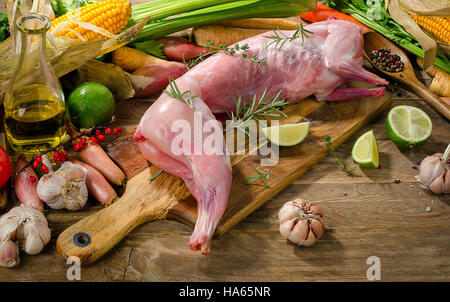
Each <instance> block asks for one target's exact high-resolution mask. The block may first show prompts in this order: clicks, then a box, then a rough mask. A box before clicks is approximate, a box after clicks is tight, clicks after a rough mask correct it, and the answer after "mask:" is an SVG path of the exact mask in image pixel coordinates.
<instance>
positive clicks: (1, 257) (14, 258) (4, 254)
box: [0, 240, 20, 267]
mask: <svg viewBox="0 0 450 302" xmlns="http://www.w3.org/2000/svg"><path fill="white" fill-rule="evenodd" d="M19 262H20V259H19V248H18V246H17V244H16V243H14V242H12V241H11V240H6V241H4V242H1V243H0V266H2V267H14V266H16V265H18V264H19Z"/></svg>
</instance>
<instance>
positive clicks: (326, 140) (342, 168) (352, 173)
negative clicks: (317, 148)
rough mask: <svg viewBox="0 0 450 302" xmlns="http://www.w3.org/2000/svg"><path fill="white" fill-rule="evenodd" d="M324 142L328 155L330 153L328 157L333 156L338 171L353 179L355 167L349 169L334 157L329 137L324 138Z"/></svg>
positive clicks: (334, 152)
mask: <svg viewBox="0 0 450 302" xmlns="http://www.w3.org/2000/svg"><path fill="white" fill-rule="evenodd" d="M324 141H325V143H326V146H327V148H328V149H329V151H328V153H330V155H333V156H334V158H335V160H336V164H337V165H338V166H339V169H340V170H342V171H343V172H345V173H347V176H351V177H354V176H356V175H355V171H356V167H353V168H349V167H348V166H347V164H346V163H344V162H343V161H342V160H341V159H340V158H339V157H338V156H337V155H336V150H335V149H334V148H331V147H332V143H331V137H330V136H329V135H327V136H325V138H324Z"/></svg>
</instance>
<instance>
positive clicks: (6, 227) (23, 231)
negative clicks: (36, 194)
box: [0, 204, 51, 255]
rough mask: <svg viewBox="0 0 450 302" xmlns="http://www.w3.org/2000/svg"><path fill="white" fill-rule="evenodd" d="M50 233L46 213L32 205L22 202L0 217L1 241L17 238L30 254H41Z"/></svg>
mask: <svg viewBox="0 0 450 302" xmlns="http://www.w3.org/2000/svg"><path fill="white" fill-rule="evenodd" d="M50 235H51V232H50V229H49V228H48V225H47V220H46V219H45V216H44V214H42V213H41V212H40V211H38V210H36V209H34V208H32V207H29V206H25V205H23V204H22V205H20V206H18V207H15V208H12V209H11V210H10V211H9V212H8V213H6V214H5V215H3V216H2V217H1V218H0V242H6V241H8V240H10V241H14V240H17V241H18V243H19V245H20V246H21V247H22V248H23V249H24V251H25V253H27V254H29V255H36V254H39V253H40V252H41V251H42V249H43V248H44V246H45V245H46V244H47V243H48V242H49V241H50Z"/></svg>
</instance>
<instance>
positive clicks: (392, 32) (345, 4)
mask: <svg viewBox="0 0 450 302" xmlns="http://www.w3.org/2000/svg"><path fill="white" fill-rule="evenodd" d="M327 2H328V5H329V6H331V7H332V8H335V9H337V10H340V11H342V12H344V13H346V14H349V15H351V16H352V17H354V18H355V19H357V20H358V21H360V22H361V23H364V24H365V25H367V26H369V27H370V28H372V29H374V30H376V31H377V32H379V33H380V34H382V35H383V36H385V37H386V38H388V39H389V40H391V41H393V42H395V43H397V44H398V45H400V46H401V47H403V48H404V49H406V50H407V51H409V52H411V53H413V54H414V55H416V56H418V57H421V58H423V56H424V51H423V49H422V48H421V47H420V44H419V42H418V41H417V40H416V38H414V37H413V36H412V35H411V34H409V33H408V32H407V31H405V30H404V29H403V27H401V26H400V25H399V24H398V23H397V22H395V21H394V19H392V18H391V16H389V14H388V13H387V12H386V9H385V2H384V0H370V1H364V0H341V1H338V0H330V1H327ZM434 65H436V66H437V67H439V68H441V69H443V70H445V71H446V72H448V73H450V56H448V55H446V54H444V53H443V52H441V51H439V50H438V52H437V57H436V61H435V62H434Z"/></svg>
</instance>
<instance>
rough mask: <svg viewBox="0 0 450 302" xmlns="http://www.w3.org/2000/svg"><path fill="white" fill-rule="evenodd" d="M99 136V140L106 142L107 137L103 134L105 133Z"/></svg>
mask: <svg viewBox="0 0 450 302" xmlns="http://www.w3.org/2000/svg"><path fill="white" fill-rule="evenodd" d="M97 137H98V140H99V141H101V142H104V141H105V140H106V139H105V137H104V136H103V135H101V134H100V135H97Z"/></svg>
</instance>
